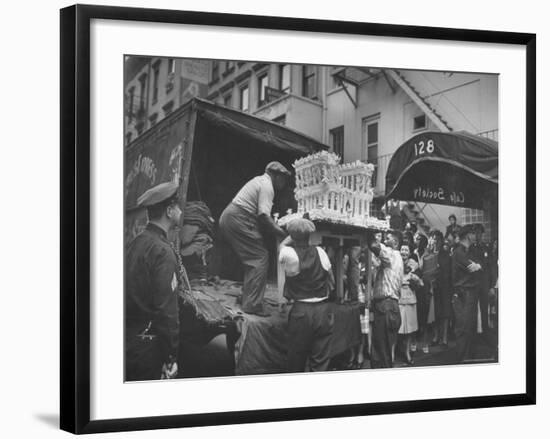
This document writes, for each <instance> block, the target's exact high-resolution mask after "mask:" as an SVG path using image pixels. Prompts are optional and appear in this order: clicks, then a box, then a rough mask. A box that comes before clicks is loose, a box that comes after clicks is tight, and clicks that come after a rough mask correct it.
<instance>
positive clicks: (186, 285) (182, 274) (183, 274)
mask: <svg viewBox="0 0 550 439" xmlns="http://www.w3.org/2000/svg"><path fill="white" fill-rule="evenodd" d="M170 247H172V250H173V251H174V253H175V254H176V259H177V261H178V271H179V278H180V284H181V286H182V287H183V289H184V290H185V289H187V291H189V292H191V282H189V277H188V276H187V271H186V270H185V266H184V265H183V261H182V258H181V253H180V252H179V250H178V249H177V248H176V246H175V245H174V243H173V242H170Z"/></svg>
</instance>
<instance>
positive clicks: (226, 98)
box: [223, 93, 232, 107]
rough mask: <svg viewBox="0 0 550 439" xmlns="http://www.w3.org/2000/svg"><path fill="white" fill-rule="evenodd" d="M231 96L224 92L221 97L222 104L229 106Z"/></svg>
mask: <svg viewBox="0 0 550 439" xmlns="http://www.w3.org/2000/svg"><path fill="white" fill-rule="evenodd" d="M231 97H232V96H231V93H228V94H226V95H225V96H224V97H223V105H225V106H226V107H231Z"/></svg>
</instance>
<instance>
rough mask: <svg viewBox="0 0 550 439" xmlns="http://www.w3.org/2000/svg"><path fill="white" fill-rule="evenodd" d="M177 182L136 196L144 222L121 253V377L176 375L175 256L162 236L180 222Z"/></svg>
mask: <svg viewBox="0 0 550 439" xmlns="http://www.w3.org/2000/svg"><path fill="white" fill-rule="evenodd" d="M177 190H178V185H177V184H176V183H162V184H159V185H158V186H155V187H153V188H151V189H149V190H148V191H146V192H145V193H144V194H143V195H142V196H141V197H139V198H138V206H140V207H144V208H146V209H147V217H148V220H149V222H148V223H147V226H146V228H145V230H144V231H143V232H142V233H140V234H139V235H138V236H136V237H135V238H134V240H133V241H132V242H131V243H130V245H129V247H128V249H127V253H126V279H125V280H126V297H125V326H126V328H125V330H126V333H125V335H126V380H127V381H143V380H156V379H160V378H175V377H176V376H177V372H178V365H177V354H178V342H179V312H178V296H177V286H178V276H179V271H178V260H177V257H176V254H175V251H174V250H173V247H172V246H171V245H170V242H169V241H168V239H167V234H168V232H169V231H170V230H171V229H173V228H174V227H175V226H177V225H179V224H180V219H181V215H182V212H181V209H180V207H179V205H178V198H177Z"/></svg>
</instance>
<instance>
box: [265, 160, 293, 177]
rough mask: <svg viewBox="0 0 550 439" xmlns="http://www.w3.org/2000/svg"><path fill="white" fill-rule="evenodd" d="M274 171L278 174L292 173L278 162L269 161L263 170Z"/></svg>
mask: <svg viewBox="0 0 550 439" xmlns="http://www.w3.org/2000/svg"><path fill="white" fill-rule="evenodd" d="M268 171H269V172H276V173H278V174H283V175H288V176H290V175H292V174H291V172H290V171H289V170H288V169H287V168H285V167H284V166H283V165H281V164H280V163H279V162H269V163H268V164H267V166H266V167H265V172H268Z"/></svg>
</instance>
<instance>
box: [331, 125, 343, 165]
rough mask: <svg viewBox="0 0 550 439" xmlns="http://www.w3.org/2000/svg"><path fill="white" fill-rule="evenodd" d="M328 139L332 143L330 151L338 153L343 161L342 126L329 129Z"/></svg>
mask: <svg viewBox="0 0 550 439" xmlns="http://www.w3.org/2000/svg"><path fill="white" fill-rule="evenodd" d="M330 141H331V144H332V152H334V154H338V155H339V156H340V158H341V159H342V162H344V126H343V125H342V126H340V127H338V128H334V129H332V130H330Z"/></svg>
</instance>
